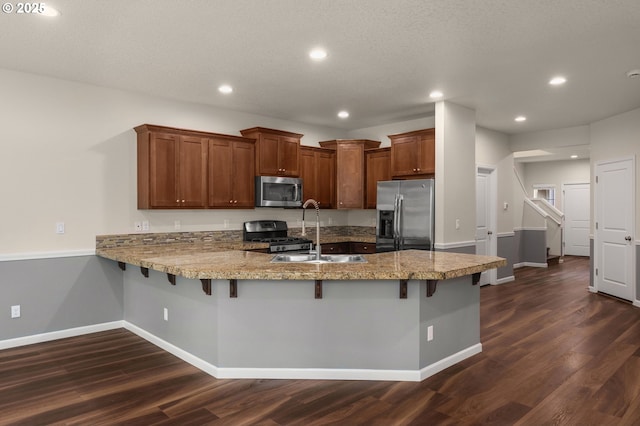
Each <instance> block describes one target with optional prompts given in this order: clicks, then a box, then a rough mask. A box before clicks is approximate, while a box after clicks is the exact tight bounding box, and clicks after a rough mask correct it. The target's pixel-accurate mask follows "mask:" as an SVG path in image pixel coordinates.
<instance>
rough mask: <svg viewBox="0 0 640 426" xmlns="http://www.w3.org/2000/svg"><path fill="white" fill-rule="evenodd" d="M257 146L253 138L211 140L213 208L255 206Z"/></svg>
mask: <svg viewBox="0 0 640 426" xmlns="http://www.w3.org/2000/svg"><path fill="white" fill-rule="evenodd" d="M254 144H255V142H254V141H253V140H251V139H249V140H246V141H241V140H237V139H226V138H220V137H218V138H214V139H210V140H209V198H208V205H209V207H214V208H253V207H254V205H255V180H254V170H255V145H254Z"/></svg>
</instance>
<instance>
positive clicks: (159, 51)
mask: <svg viewBox="0 0 640 426" xmlns="http://www.w3.org/2000/svg"><path fill="white" fill-rule="evenodd" d="M47 4H48V5H50V6H53V7H55V8H57V9H59V10H60V12H61V16H59V17H57V18H45V17H43V16H27V15H17V14H15V13H13V14H6V13H2V14H1V15H0V25H1V27H0V28H2V30H1V32H0V67H2V68H7V69H12V70H19V71H25V72H30V73H37V74H42V75H47V76H53V77H58V78H62V79H67V80H75V81H81V82H86V83H91V84H96V85H100V86H107V87H113V88H121V89H125V90H132V91H137V92H142V93H147V94H151V95H156V96H161V97H166V98H173V99H179V100H185V101H192V102H198V103H203V104H211V105H215V106H218V107H222V108H227V109H232V110H237V111H245V112H251V113H256V114H261V115H266V116H272V117H278V118H283V119H288V120H293V121H297V122H305V123H311V124H318V125H326V126H331V127H336V128H343V129H357V128H364V127H369V126H374V125H378V124H384V123H389V122H394V121H402V120H408V119H413V118H417V117H421V116H425V115H430V114H432V111H433V103H432V101H431V100H430V99H429V97H428V94H429V92H430V91H431V90H433V89H440V90H442V91H443V92H444V94H445V99H446V100H449V101H451V102H454V103H457V104H460V105H464V106H467V107H470V108H474V109H475V110H476V111H477V122H478V124H479V125H481V126H484V127H487V128H490V129H494V130H498V131H502V132H506V133H509V134H515V133H522V132H531V131H538V130H548V129H556V128H563V127H569V126H578V125H584V124H588V123H590V122H593V121H596V120H599V119H602V118H606V117H609V116H611V115H615V114H618V113H621V112H625V111H628V110H631V109H634V108H637V107H640V77H639V78H635V79H630V78H628V77H627V76H626V72H627V71H629V70H631V69H637V68H640V1H638V0H612V1H604V0H430V1H429V0H393V1H391V0H192V1H186V0H184V1H177V0H153V1H151V0H147V1H144V0H109V1H104V0H83V1H79V0H51V1H47ZM316 46H322V47H324V48H326V49H327V50H328V52H329V56H328V58H327V59H326V60H325V61H324V62H321V63H317V62H313V61H311V60H310V59H309V58H308V56H307V54H308V51H309V50H310V49H311V48H313V47H316ZM558 74H561V75H564V76H565V77H567V79H568V82H567V83H566V84H565V85H564V86H562V87H551V86H549V85H548V84H547V82H548V80H549V79H550V78H551V77H552V76H555V75H558ZM221 83H229V84H231V85H233V87H234V89H235V91H234V93H233V94H231V95H227V96H225V95H222V94H220V93H218V91H217V87H218V85H220V84H221ZM341 109H346V110H348V111H349V112H350V113H351V117H350V118H349V119H347V120H341V119H338V118H337V117H336V114H337V112H338V111H339V110H341ZM520 114H522V115H526V116H527V118H528V119H527V121H526V122H524V123H516V122H514V120H513V119H514V117H515V116H516V115H520Z"/></svg>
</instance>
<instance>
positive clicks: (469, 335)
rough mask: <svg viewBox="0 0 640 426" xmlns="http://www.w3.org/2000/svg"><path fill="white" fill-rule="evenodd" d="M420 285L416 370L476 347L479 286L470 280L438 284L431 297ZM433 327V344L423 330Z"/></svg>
mask: <svg viewBox="0 0 640 426" xmlns="http://www.w3.org/2000/svg"><path fill="white" fill-rule="evenodd" d="M426 294H427V290H426V284H425V283H424V282H421V284H420V336H419V338H420V367H421V368H423V367H426V366H428V365H431V364H433V363H435V362H437V361H439V360H441V359H443V358H446V357H448V356H451V355H453V354H455V353H457V352H460V351H462V350H464V349H467V348H469V347H471V346H473V345H476V344H478V343H480V321H479V318H480V286H479V285H471V277H470V276H466V277H461V278H455V279H451V280H442V281H439V282H438V284H437V287H436V292H435V293H434V295H433V296H432V297H426ZM429 325H433V340H432V341H431V342H428V341H427V327H428V326H429Z"/></svg>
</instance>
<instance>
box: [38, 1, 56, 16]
mask: <svg viewBox="0 0 640 426" xmlns="http://www.w3.org/2000/svg"><path fill="white" fill-rule="evenodd" d="M40 4H41V5H44V9H43V11H42V12H40V15H42V16H48V17H50V18H52V17H54V16H60V12H59V11H58V10H57V9H54V8H53V7H51V6H47V5H46V4H44V3H40Z"/></svg>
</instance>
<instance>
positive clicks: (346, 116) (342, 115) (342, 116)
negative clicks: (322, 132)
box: [338, 111, 349, 118]
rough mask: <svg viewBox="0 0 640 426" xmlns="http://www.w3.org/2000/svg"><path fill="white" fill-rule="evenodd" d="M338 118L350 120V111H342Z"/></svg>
mask: <svg viewBox="0 0 640 426" xmlns="http://www.w3.org/2000/svg"><path fill="white" fill-rule="evenodd" d="M338 117H340V118H348V117H349V112H348V111H340V112H339V113H338Z"/></svg>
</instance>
